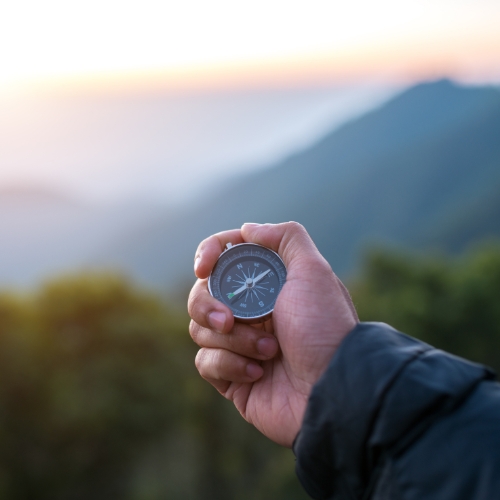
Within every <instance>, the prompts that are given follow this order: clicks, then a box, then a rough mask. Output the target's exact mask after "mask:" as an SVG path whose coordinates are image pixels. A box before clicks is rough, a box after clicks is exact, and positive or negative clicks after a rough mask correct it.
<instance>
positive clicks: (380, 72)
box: [0, 0, 500, 88]
mask: <svg viewBox="0 0 500 500" xmlns="http://www.w3.org/2000/svg"><path fill="white" fill-rule="evenodd" d="M499 25H500V2H498V0H475V1H472V0H432V1H431V0H379V1H378V2H373V1H370V0H351V1H349V2H346V1H342V2H340V1H337V0H326V1H325V0H300V1H297V0H295V1H294V0H253V1H252V2H241V1H240V2H238V1H236V2H235V1H234V0H211V1H210V2H206V1H203V0H183V1H182V2H179V1H172V0H163V1H158V0H141V1H137V0H134V1H130V0H128V1H127V0H86V1H85V2H83V1H71V2H68V1H67V0H45V1H43V2H40V1H38V0H15V1H14V0H10V1H9V0H3V1H2V2H1V4H0V47H1V49H0V51H1V53H0V54H1V64H0V84H1V85H3V86H4V88H5V86H10V87H12V86H13V85H17V86H18V85H20V84H26V83H31V84H33V83H35V82H38V83H40V82H46V83H47V82H52V83H57V82H60V81H63V80H66V81H73V82H85V81H86V82H90V81H94V82H101V84H104V83H105V82H108V84H109V82H110V80H111V81H112V82H111V84H114V85H116V84H117V83H118V82H117V80H118V81H119V80H121V81H122V83H123V80H124V79H125V80H130V81H131V82H132V81H137V80H141V79H143V80H144V81H150V82H151V81H154V80H155V79H156V80H161V81H164V80H167V81H168V80H170V81H171V83H172V84H173V85H180V86H189V85H195V86H202V87H203V85H208V84H212V85H217V84H219V85H223V84H224V82H232V83H233V84H236V83H239V84H242V83H243V82H245V81H246V82H247V83H248V82H250V81H253V80H255V81H257V82H261V83H262V82H264V83H267V84H271V83H272V82H273V81H274V82H275V83H277V84H283V80H286V81H287V82H288V83H291V82H294V81H296V82H299V83H301V82H302V80H304V79H305V80H306V81H307V80H308V79H309V80H311V79H312V80H315V81H319V80H322V79H323V80H330V81H331V80H332V79H336V80H338V79H347V80H349V79H353V78H354V79H356V78H359V77H367V76H371V77H381V76H383V77H385V78H387V77H391V78H416V77H426V76H428V75H434V74H437V73H447V74H450V73H451V74H453V75H455V76H460V77H462V78H473V79H479V80H481V79H496V78H498V79H500V30H499V29H498V26H499ZM113 80H114V81H113ZM302 83H303V82H302Z"/></svg>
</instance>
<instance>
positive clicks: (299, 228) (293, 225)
mask: <svg viewBox="0 0 500 500" xmlns="http://www.w3.org/2000/svg"><path fill="white" fill-rule="evenodd" d="M286 224H287V229H288V230H289V231H290V232H291V233H294V234H295V233H296V234H298V233H302V234H303V233H307V231H306V228H305V227H304V226H303V225H302V224H300V222H295V221H290V222H287V223H286Z"/></svg>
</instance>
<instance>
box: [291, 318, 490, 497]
mask: <svg viewBox="0 0 500 500" xmlns="http://www.w3.org/2000/svg"><path fill="white" fill-rule="evenodd" d="M493 378H494V374H493V373H492V372H491V370H489V369H488V368H485V367H483V366H480V365H477V364H474V363H470V362H468V361H465V360H463V359H461V358H457V357H455V356H452V355H451V354H448V353H445V352H443V351H440V350H437V349H435V348H433V347H431V346H429V345H427V344H424V343H423V342H420V341H418V340H415V339H413V338H411V337H408V336H406V335H403V334H401V333H399V332H397V331H396V330H394V329H392V328H391V327H389V326H388V325H385V324H382V323H361V324H359V325H358V326H357V327H356V328H355V329H354V330H353V331H352V332H351V333H350V334H349V335H348V336H347V337H346V339H345V340H344V341H343V343H342V345H341V346H340V348H339V350H338V351H337V353H336V354H335V356H334V357H333V359H332V362H331V363H330V366H329V367H328V369H327V371H326V372H325V373H324V375H323V376H322V377H321V379H320V380H319V381H318V383H317V384H316V385H315V387H314V389H313V391H312V393H311V397H310V400H309V404H308V407H307V411H306V415H305V419H304V423H303V426H302V429H301V431H300V433H299V435H298V436H297V438H296V440H295V443H294V452H295V454H296V457H297V475H298V477H299V479H300V481H301V483H302V485H303V486H304V488H305V489H306V491H307V492H308V493H309V495H311V496H312V497H313V498H315V499H318V500H319V499H325V500H326V499H335V500H358V499H359V500H362V499H363V500H365V499H366V500H368V499H370V500H472V499H473V500H493V499H496V498H498V499H500V385H499V384H498V383H496V382H494V381H493Z"/></svg>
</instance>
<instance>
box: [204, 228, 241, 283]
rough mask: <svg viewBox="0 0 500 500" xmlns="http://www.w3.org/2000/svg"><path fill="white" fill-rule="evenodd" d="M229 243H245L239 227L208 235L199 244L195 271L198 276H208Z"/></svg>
mask: <svg viewBox="0 0 500 500" xmlns="http://www.w3.org/2000/svg"><path fill="white" fill-rule="evenodd" d="M227 243H232V244H233V245H237V244H238V243H243V238H242V237H241V231H240V230H239V229H232V230H230V231H223V232H221V233H217V234H214V235H212V236H210V237H208V238H207V239H205V240H203V241H202V242H201V243H200V244H199V246H198V249H197V250H196V253H195V256H194V273H195V275H196V277H197V278H201V279H203V278H208V276H209V275H210V273H211V271H212V269H213V267H214V265H215V263H216V262H217V259H218V258H219V255H220V254H221V253H222V252H223V251H224V248H225V246H226V244H227Z"/></svg>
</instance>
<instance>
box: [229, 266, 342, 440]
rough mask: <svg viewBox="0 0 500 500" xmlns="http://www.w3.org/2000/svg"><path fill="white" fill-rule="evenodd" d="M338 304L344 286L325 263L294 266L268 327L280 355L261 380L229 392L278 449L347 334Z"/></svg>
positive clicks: (294, 431) (292, 431)
mask: <svg viewBox="0 0 500 500" xmlns="http://www.w3.org/2000/svg"><path fill="white" fill-rule="evenodd" d="M340 286H341V285H340ZM340 294H341V295H342V293H340ZM344 302H345V298H344ZM338 303H339V282H338V280H337V278H336V277H335V276H334V274H333V272H332V271H331V269H330V267H329V266H328V264H327V263H326V262H325V261H324V260H322V259H321V260H318V259H315V260H308V259H303V260H301V261H298V262H297V263H296V264H295V265H292V266H290V267H289V268H288V277H287V282H286V284H285V286H284V287H283V290H282V291H281V293H280V295H279V298H278V301H277V303H276V307H275V310H274V314H273V319H272V324H269V325H266V329H268V328H271V329H273V331H274V334H275V336H276V338H277V339H278V342H279V344H280V348H281V352H280V354H279V355H278V356H276V357H275V358H274V359H272V360H270V361H265V362H263V363H262V367H263V369H264V375H263V376H262V377H261V378H260V379H259V380H258V381H256V382H254V383H251V384H241V383H235V382H233V383H232V384H231V385H230V387H229V390H228V393H229V394H230V396H231V399H233V401H234V403H235V405H236V407H237V408H238V410H239V411H240V412H241V414H242V415H243V417H244V418H245V419H246V420H248V421H249V422H250V423H252V424H253V425H255V426H256V427H257V428H258V429H259V430H260V431H261V432H262V433H263V434H265V435H266V436H267V437H269V438H270V439H272V440H274V441H276V442H278V443H279V444H282V445H285V446H291V444H292V442H293V439H294V438H295V436H296V434H297V432H298V430H299V428H300V425H301V422H302V417H303V414H304V410H305V407H306V404H307V399H308V396H309V393H310V391H311V388H312V386H313V384H314V383H315V382H316V381H317V379H318V378H319V376H320V375H321V373H322V372H323V371H324V369H325V368H326V366H327V365H328V362H329V360H330V358H331V357H332V355H333V353H334V352H335V349H336V347H337V345H338V344H339V343H340V341H341V339H342V337H343V336H344V335H345V331H348V329H347V330H346V329H345V328H346V327H343V328H342V327H341V328H338V326H337V327H336V324H338V322H339V313H340V316H343V315H344V314H345V311H344V309H345V308H344V307H338V305H337V306H336V305H335V304H338ZM341 306H342V304H341ZM347 309H349V307H348V306H347ZM351 321H352V320H351ZM269 323H271V322H269ZM349 329H350V328H349ZM336 330H338V332H340V331H342V335H339V334H338V332H337V331H336ZM311 332H314V337H312V336H311Z"/></svg>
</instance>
